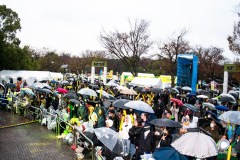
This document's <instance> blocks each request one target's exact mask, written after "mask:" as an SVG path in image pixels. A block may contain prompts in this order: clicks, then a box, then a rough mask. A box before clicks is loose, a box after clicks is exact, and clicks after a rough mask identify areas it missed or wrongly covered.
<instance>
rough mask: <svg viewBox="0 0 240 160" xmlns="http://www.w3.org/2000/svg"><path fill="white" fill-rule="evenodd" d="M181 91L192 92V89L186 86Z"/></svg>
mask: <svg viewBox="0 0 240 160" xmlns="http://www.w3.org/2000/svg"><path fill="white" fill-rule="evenodd" d="M181 90H183V91H189V92H190V91H192V88H190V87H188V86H184V87H182V88H181Z"/></svg>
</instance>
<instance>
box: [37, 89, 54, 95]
mask: <svg viewBox="0 0 240 160" xmlns="http://www.w3.org/2000/svg"><path fill="white" fill-rule="evenodd" d="M35 91H37V92H40V93H47V94H49V93H53V92H52V91H51V90H49V89H46V88H45V89H42V88H37V89H35Z"/></svg>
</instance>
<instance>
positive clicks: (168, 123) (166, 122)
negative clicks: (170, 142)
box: [149, 119, 182, 128]
mask: <svg viewBox="0 0 240 160" xmlns="http://www.w3.org/2000/svg"><path fill="white" fill-rule="evenodd" d="M149 123H150V124H152V125H155V126H158V127H169V128H181V127H182V125H181V124H180V123H179V122H175V121H173V120H170V119H154V120H152V121H150V122H149Z"/></svg>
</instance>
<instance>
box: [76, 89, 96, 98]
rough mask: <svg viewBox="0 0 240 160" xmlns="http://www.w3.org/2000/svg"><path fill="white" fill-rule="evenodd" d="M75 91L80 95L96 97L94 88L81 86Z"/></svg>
mask: <svg viewBox="0 0 240 160" xmlns="http://www.w3.org/2000/svg"><path fill="white" fill-rule="evenodd" d="M77 93H78V94H82V95H87V96H94V97H97V93H96V92H95V91H94V90H92V89H89V88H82V89H80V90H79V91H78V92H77Z"/></svg>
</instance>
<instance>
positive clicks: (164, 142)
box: [159, 128, 172, 147]
mask: <svg viewBox="0 0 240 160" xmlns="http://www.w3.org/2000/svg"><path fill="white" fill-rule="evenodd" d="M159 143H160V145H159V146H160V147H170V146H171V143H172V135H171V134H170V132H169V130H167V129H166V128H165V129H164V130H163V134H162V136H161V140H160V142H159Z"/></svg>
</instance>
